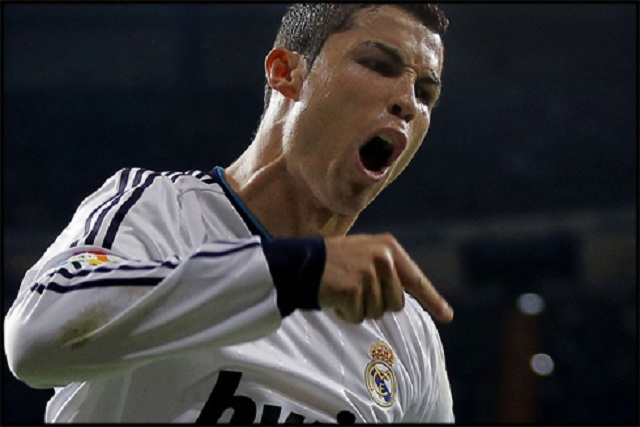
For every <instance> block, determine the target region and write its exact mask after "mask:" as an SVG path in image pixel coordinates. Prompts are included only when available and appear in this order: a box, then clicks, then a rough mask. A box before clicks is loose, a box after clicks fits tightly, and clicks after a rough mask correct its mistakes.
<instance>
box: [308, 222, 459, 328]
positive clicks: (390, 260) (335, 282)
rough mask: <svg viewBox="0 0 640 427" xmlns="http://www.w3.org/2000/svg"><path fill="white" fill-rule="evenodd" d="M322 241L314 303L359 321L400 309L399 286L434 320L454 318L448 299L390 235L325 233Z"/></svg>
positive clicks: (447, 320)
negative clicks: (324, 254)
mask: <svg viewBox="0 0 640 427" xmlns="http://www.w3.org/2000/svg"><path fill="white" fill-rule="evenodd" d="M325 246H326V251H327V261H326V265H325V269H324V273H323V274H322V279H321V281H320V288H319V290H318V303H319V304H320V306H321V307H323V308H333V309H334V310H335V312H336V314H337V315H338V317H340V318H342V319H343V320H345V321H347V322H350V323H360V322H362V321H363V320H364V319H379V318H381V317H382V315H383V314H384V313H385V312H387V311H400V310H402V308H403V307H404V292H403V291H407V292H408V293H409V294H411V295H412V296H413V297H414V298H415V299H416V300H417V301H418V303H420V305H421V306H422V307H423V308H425V309H427V310H428V311H429V312H430V313H431V314H432V315H433V316H434V317H435V318H436V319H438V320H439V321H441V322H445V323H449V322H451V320H453V310H452V309H451V307H450V306H449V304H448V303H447V302H446V301H445V299H444V298H443V297H442V296H441V295H440V294H439V293H438V292H437V291H436V290H435V288H434V287H433V285H432V284H431V282H430V281H429V279H427V277H426V276H425V275H424V274H423V273H422V271H421V270H420V268H419V267H418V266H417V265H416V263H415V262H414V261H413V260H412V259H411V257H410V256H409V254H407V252H406V251H405V250H404V248H402V246H400V244H399V243H398V241H397V240H396V239H395V238H394V237H393V236H392V235H391V234H382V235H354V236H340V237H328V238H326V239H325Z"/></svg>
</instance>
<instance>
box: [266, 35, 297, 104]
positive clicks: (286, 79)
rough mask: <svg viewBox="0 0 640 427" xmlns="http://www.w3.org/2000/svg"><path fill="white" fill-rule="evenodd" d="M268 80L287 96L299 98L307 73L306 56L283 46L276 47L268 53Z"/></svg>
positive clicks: (275, 88) (294, 98)
mask: <svg viewBox="0 0 640 427" xmlns="http://www.w3.org/2000/svg"><path fill="white" fill-rule="evenodd" d="M264 68H265V75H266V77H267V82H268V83H269V86H271V88H272V89H274V90H277V91H278V92H280V93H281V94H282V95H284V96H285V98H289V99H293V100H294V101H295V100H297V99H298V95H299V94H300V89H301V88H302V82H303V81H304V77H305V75H306V63H305V60H304V58H303V57H302V56H301V55H300V54H298V53H296V52H292V51H290V50H288V49H285V48H283V47H276V48H274V49H273V50H271V52H269V54H268V55H267V57H266V59H265V63H264Z"/></svg>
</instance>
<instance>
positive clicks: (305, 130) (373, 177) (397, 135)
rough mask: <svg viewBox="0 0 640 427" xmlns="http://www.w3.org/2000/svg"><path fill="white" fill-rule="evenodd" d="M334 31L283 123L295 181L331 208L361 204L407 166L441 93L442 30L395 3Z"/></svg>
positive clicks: (349, 209) (347, 211) (355, 208)
mask: <svg viewBox="0 0 640 427" xmlns="http://www.w3.org/2000/svg"><path fill="white" fill-rule="evenodd" d="M354 18H355V19H354V24H353V26H352V28H351V29H349V30H347V31H344V32H341V33H336V34H333V35H331V36H330V37H329V38H328V39H327V40H326V42H325V44H324V46H323V48H322V50H321V51H320V53H319V55H318V56H317V58H316V59H315V62H314V64H313V67H312V69H311V70H310V71H309V73H308V74H307V76H306V77H305V80H304V83H303V86H302V89H301V92H300V96H299V98H298V100H297V101H296V102H295V104H294V107H293V110H292V111H291V114H292V115H293V120H291V121H289V123H290V124H291V125H290V126H285V129H284V130H285V141H286V142H285V155H286V156H287V158H288V160H289V161H288V162H287V167H288V168H289V171H290V172H292V174H293V176H294V184H295V185H298V186H302V190H303V191H304V192H305V193H307V194H309V196H310V197H311V198H312V200H313V203H316V204H317V206H318V207H320V208H322V209H327V210H328V211H330V212H332V213H334V214H343V215H354V214H356V215H357V214H358V213H359V212H360V211H362V209H364V208H365V207H366V206H367V205H368V204H369V203H370V202H371V201H372V200H373V199H374V198H375V197H376V195H377V194H378V193H379V192H380V191H382V189H383V188H384V187H385V186H386V185H388V184H389V183H390V182H391V181H393V180H394V179H395V178H396V177H397V176H398V175H399V174H400V173H401V172H402V171H403V170H404V168H405V167H406V166H407V164H408V163H409V161H410V160H411V158H412V157H413V155H414V154H415V153H416V151H417V150H418V148H419V147H420V145H421V143H422V140H423V139H424V137H425V136H426V134H427V130H428V129H429V124H430V120H431V112H432V110H433V107H434V105H435V103H436V101H437V99H438V97H439V95H440V84H439V82H440V76H441V73H442V65H443V55H444V50H443V46H442V41H441V39H440V36H439V35H438V34H436V33H434V32H433V31H431V30H429V29H427V28H426V27H425V26H424V25H422V24H421V23H420V21H418V20H417V18H414V17H413V16H412V15H411V14H410V13H408V12H406V11H404V10H402V9H400V8H397V7H393V6H388V5H383V6H372V7H370V8H366V9H362V10H360V11H358V12H357V13H356V15H355V17H354Z"/></svg>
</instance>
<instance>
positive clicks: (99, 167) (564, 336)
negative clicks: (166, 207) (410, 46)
mask: <svg viewBox="0 0 640 427" xmlns="http://www.w3.org/2000/svg"><path fill="white" fill-rule="evenodd" d="M284 8H285V5H284V4H243V5H240V4H213V3H212V4H184V5H182V4H143V3H138V4H126V3H125V4H100V3H95V4H91V3H88V4H74V3H68V4H55V3H50V4H47V3H45V4H42V3H40V4H37V3H34V4H30V3H3V4H2V14H3V15H2V35H3V46H2V71H3V78H4V80H3V87H2V100H3V116H2V120H3V144H2V160H3V162H2V192H3V204H2V206H3V209H2V219H3V222H2V224H3V249H2V255H3V258H2V260H3V270H2V290H3V293H2V295H3V313H6V311H7V310H8V308H9V306H10V304H11V302H12V301H13V299H14V297H15V295H16V292H17V289H18V286H19V282H20V279H21V277H22V274H23V273H24V271H25V270H26V269H27V268H28V267H29V266H30V265H31V264H32V263H33V262H35V261H36V259H37V258H38V257H39V256H40V254H41V253H42V252H43V251H44V250H45V249H46V247H47V246H48V245H49V244H50V243H51V242H52V240H53V238H54V237H55V236H56V235H57V234H58V232H59V231H60V230H61V229H62V228H63V227H64V225H65V224H66V223H67V221H68V220H69V219H70V216H71V214H72V213H73V210H74V209H75V207H76V206H77V204H78V203H79V202H80V201H81V200H82V199H83V198H84V197H85V196H86V195H88V194H89V193H90V192H91V191H93V190H94V189H96V188H97V187H98V186H99V185H100V184H101V183H102V182H103V181H104V180H105V179H106V178H107V177H108V176H109V175H111V174H112V173H113V172H114V171H116V170H117V169H119V168H121V167H124V166H142V167H146V168H151V169H158V170H179V169H191V168H199V169H203V170H210V169H211V168H212V167H213V166H215V165H223V166H226V165H228V164H229V163H230V162H231V161H232V160H233V159H234V158H235V157H236V156H237V155H239V154H240V153H241V152H242V150H243V149H244V147H245V146H246V145H247V143H248V142H249V141H250V140H251V137H252V134H253V131H254V129H255V126H256V124H257V121H258V118H259V115H260V113H261V109H262V87H263V75H262V67H263V65H262V64H263V58H264V55H265V54H266V52H267V51H268V49H269V48H270V46H271V42H272V39H273V37H274V35H275V31H276V28H277V25H278V23H279V19H280V17H281V15H282V12H283V11H284ZM445 10H446V11H447V13H448V16H449V18H450V19H451V27H450V31H449V33H448V35H447V36H446V38H445V46H446V61H445V73H444V92H443V97H442V99H441V102H440V106H439V107H438V109H437V110H436V112H435V114H434V118H433V124H432V129H431V132H430V134H429V136H428V138H427V142H426V143H425V145H424V146H423V148H422V149H421V151H420V152H419V154H418V156H417V157H416V159H415V160H414V162H413V164H412V165H411V167H410V168H409V169H408V171H407V172H406V173H405V175H403V176H402V177H401V178H400V179H399V180H398V181H397V182H395V183H394V184H393V185H392V186H391V187H390V189H389V190H388V191H387V192H386V193H384V194H383V195H382V196H381V197H380V198H379V199H378V200H377V201H376V202H374V203H373V205H372V206H371V208H370V209H369V210H368V211H367V212H366V213H365V214H364V215H363V217H362V220H361V221H360V223H359V224H358V225H357V227H356V229H355V230H354V231H356V232H377V231H391V232H393V233H395V234H396V236H397V237H398V238H399V239H400V241H401V242H402V243H403V244H404V245H405V246H406V247H407V249H408V250H409V252H410V253H411V254H412V255H413V256H414V257H415V259H416V260H417V261H418V262H419V263H420V264H421V266H422V267H423V268H424V270H425V271H426V272H427V274H428V275H429V276H430V277H431V278H432V280H433V282H434V283H436V284H437V286H438V287H439V289H441V291H442V292H443V293H444V294H445V295H446V296H447V297H448V298H449V300H450V301H451V302H452V303H453V305H454V307H455V308H456V320H455V322H454V323H453V324H451V325H448V326H442V327H440V331H441V335H442V338H443V341H444V343H445V349H446V353H447V360H448V366H449V375H450V379H451V383H452V387H453V394H454V400H455V411H456V414H457V420H458V422H459V423H461V424H486V423H544V424H549V423H550V424H574V425H576V424H577V425H585V424H602V425H616V424H633V425H637V424H638V421H639V420H638V338H637V329H638V293H637V290H638V289H637V255H638V254H637V234H636V233H637V178H638V176H637V154H638V153H637V143H638V133H637V123H638V119H637V114H638V106H637V99H638V98H637V97H638V45H637V35H638V5H637V3H635V2H628V3H562V4H554V3H537V4H535V3H534V4H527V3H504V4H503V3H499V4H498V3H494V4H491V3H489V4H445ZM51 394H52V392H51V391H48V390H45V391H42V390H32V389H29V388H28V387H26V386H25V385H23V384H22V383H20V382H18V381H16V380H15V379H14V378H13V377H12V376H11V374H10V372H9V371H8V368H7V364H6V358H4V357H3V368H2V424H20V423H22V424H38V423H41V422H42V419H43V418H42V417H43V412H44V405H45V403H46V401H47V400H48V398H49V396H50V395H51Z"/></svg>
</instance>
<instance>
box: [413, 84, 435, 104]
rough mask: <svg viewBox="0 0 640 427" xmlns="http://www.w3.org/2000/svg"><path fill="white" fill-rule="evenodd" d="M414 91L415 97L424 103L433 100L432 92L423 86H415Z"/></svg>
mask: <svg viewBox="0 0 640 427" xmlns="http://www.w3.org/2000/svg"><path fill="white" fill-rule="evenodd" d="M414 93H415V95H416V98H417V99H419V100H420V102H422V103H423V104H425V105H431V102H432V101H433V94H432V93H431V91H429V90H427V89H425V88H423V87H420V86H416V88H415V92H414Z"/></svg>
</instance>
